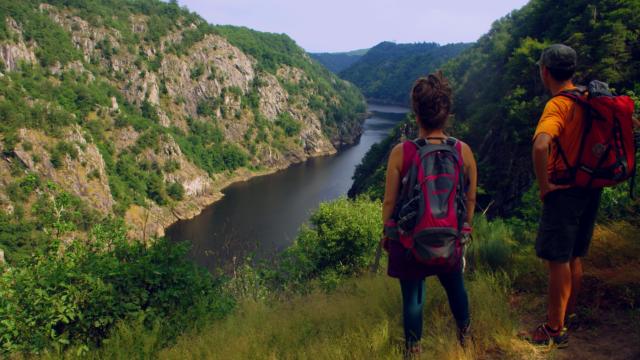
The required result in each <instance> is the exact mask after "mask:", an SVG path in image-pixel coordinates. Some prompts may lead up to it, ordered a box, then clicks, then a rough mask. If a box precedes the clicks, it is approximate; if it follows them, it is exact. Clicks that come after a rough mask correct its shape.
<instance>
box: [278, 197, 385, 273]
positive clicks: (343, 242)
mask: <svg viewBox="0 0 640 360" xmlns="http://www.w3.org/2000/svg"><path fill="white" fill-rule="evenodd" d="M309 222H310V224H311V225H310V226H306V225H303V227H302V229H301V230H300V233H299V235H298V237H297V239H296V240H295V242H294V244H293V245H292V246H291V247H290V248H288V249H287V250H285V252H284V253H283V259H282V263H281V265H280V273H279V274H278V275H277V276H280V277H283V278H284V279H285V281H291V282H293V283H294V284H292V285H294V286H295V283H298V284H302V283H304V282H305V281H308V280H310V279H314V278H319V277H322V276H324V277H325V278H326V279H329V280H330V281H333V280H332V279H333V278H334V277H335V274H334V273H333V272H337V274H338V275H340V276H345V275H350V274H355V273H357V272H359V271H361V270H363V269H364V268H365V267H366V266H367V265H369V264H370V263H371V262H372V260H373V258H374V254H375V249H376V246H377V244H378V241H379V239H380V233H381V227H380V203H379V202H375V201H370V200H366V199H364V198H358V199H356V200H355V201H351V200H348V199H346V198H340V199H338V200H335V201H332V202H327V203H322V204H320V207H319V208H318V209H317V210H316V211H315V212H314V213H313V214H312V215H311V218H310V220H309Z"/></svg>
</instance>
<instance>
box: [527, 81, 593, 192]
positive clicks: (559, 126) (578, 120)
mask: <svg viewBox="0 0 640 360" xmlns="http://www.w3.org/2000/svg"><path fill="white" fill-rule="evenodd" d="M571 89H574V87H568V88H565V89H562V90H571ZM583 114H584V110H583V109H582V106H580V105H578V104H576V103H575V102H574V101H573V100H571V99H569V98H567V97H565V96H556V97H554V98H552V99H551V100H549V101H548V102H547V104H546V105H545V107H544V111H543V112H542V116H541V117H540V120H539V121H538V126H537V127H536V132H535V134H534V135H533V140H534V141H535V139H536V137H537V136H538V135H540V134H542V133H545V134H548V135H549V136H551V138H552V139H554V140H555V139H556V138H557V139H558V140H559V143H560V147H561V148H562V150H563V151H564V154H565V155H566V157H567V160H568V162H569V164H571V165H573V164H576V162H577V161H576V160H577V158H578V155H579V154H578V152H579V151H580V140H581V137H582V132H583V129H584V122H583V121H582V117H583ZM566 170H567V166H566V165H565V162H564V161H563V160H562V156H561V155H560V153H559V152H558V149H557V146H556V143H555V141H553V142H552V143H551V149H550V151H549V160H548V165H547V172H548V173H549V179H550V180H551V181H552V182H553V180H558V179H562V178H568V175H569V174H568V172H567V171H566Z"/></svg>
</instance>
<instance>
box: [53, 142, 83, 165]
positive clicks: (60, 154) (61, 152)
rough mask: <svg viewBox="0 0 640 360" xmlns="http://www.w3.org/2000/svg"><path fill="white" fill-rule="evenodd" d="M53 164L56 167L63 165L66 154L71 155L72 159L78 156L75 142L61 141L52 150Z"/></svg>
mask: <svg viewBox="0 0 640 360" xmlns="http://www.w3.org/2000/svg"><path fill="white" fill-rule="evenodd" d="M50 155H51V164H52V165H53V167H55V168H56V169H58V168H60V167H62V165H63V160H64V157H65V156H67V155H68V156H69V157H70V158H71V159H72V160H76V159H77V158H78V149H77V148H76V146H75V145H74V144H71V143H68V142H66V141H60V142H58V144H57V145H56V147H55V148H53V150H51V152H50Z"/></svg>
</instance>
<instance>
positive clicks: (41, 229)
mask: <svg viewBox="0 0 640 360" xmlns="http://www.w3.org/2000/svg"><path fill="white" fill-rule="evenodd" d="M6 191H7V195H8V196H9V198H10V199H11V200H12V201H13V202H14V204H16V205H15V207H14V210H13V213H12V214H5V213H4V212H0V225H2V226H0V248H2V249H4V250H5V251H6V255H7V260H8V261H9V263H10V264H17V263H18V262H20V261H21V260H23V259H25V258H27V257H29V256H31V255H32V254H34V253H38V252H40V251H42V250H43V249H45V248H46V246H47V241H48V240H50V238H55V239H59V238H61V237H62V236H63V235H65V234H67V233H68V232H70V231H73V230H88V229H89V227H90V226H91V224H93V223H94V222H95V221H97V218H98V216H97V214H96V212H95V210H92V209H90V208H88V207H87V206H86V204H84V203H83V202H82V201H81V200H80V199H79V198H78V197H76V196H73V195H71V194H69V193H67V192H65V191H62V190H61V189H60V188H59V187H58V186H57V185H56V184H54V183H52V182H44V181H42V180H41V179H40V178H39V177H38V176H37V175H35V174H33V173H28V174H27V175H25V176H24V177H22V178H20V179H18V180H17V181H16V182H14V183H12V184H9V185H8V186H7V189H6ZM24 206H29V208H27V209H25V208H24Z"/></svg>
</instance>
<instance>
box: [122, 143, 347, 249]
mask: <svg viewBox="0 0 640 360" xmlns="http://www.w3.org/2000/svg"><path fill="white" fill-rule="evenodd" d="M338 151H339V150H337V149H335V148H334V149H333V150H329V151H320V152H317V153H314V154H311V155H309V156H307V157H304V158H292V159H290V160H286V159H285V160H284V161H282V162H280V163H277V164H275V165H273V166H271V167H268V168H263V169H249V168H246V167H243V168H239V169H237V170H235V171H233V172H231V173H229V172H225V173H221V174H215V175H213V179H212V180H213V181H212V185H211V186H210V187H207V188H206V189H205V190H204V191H203V192H202V193H199V194H195V195H194V196H190V197H188V198H187V199H186V200H183V201H181V202H179V203H177V204H175V205H172V206H171V207H161V206H158V205H157V204H155V203H152V204H150V206H149V208H144V207H141V206H138V205H133V206H131V208H129V210H128V211H127V212H126V214H125V221H126V223H127V224H128V225H129V226H130V229H129V232H128V233H127V235H128V236H129V237H130V238H132V239H141V240H143V241H147V240H148V239H149V238H150V237H162V236H164V235H165V231H166V229H167V228H169V227H170V226H172V225H174V224H175V223H176V222H178V221H181V220H190V219H193V218H194V217H196V216H198V215H200V214H201V213H202V211H203V210H204V209H206V208H207V207H209V206H211V205H213V204H215V203H216V202H217V201H219V200H221V199H222V198H223V197H224V193H223V190H224V189H226V188H227V187H229V186H231V185H233V184H236V183H239V182H245V181H248V180H251V179H253V178H256V177H260V176H266V175H271V174H274V173H276V172H278V171H282V170H285V169H287V168H289V167H290V166H292V165H295V164H299V163H302V162H305V161H307V160H309V159H311V158H314V157H321V156H329V155H335V154H336V153H338Z"/></svg>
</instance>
